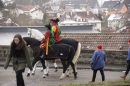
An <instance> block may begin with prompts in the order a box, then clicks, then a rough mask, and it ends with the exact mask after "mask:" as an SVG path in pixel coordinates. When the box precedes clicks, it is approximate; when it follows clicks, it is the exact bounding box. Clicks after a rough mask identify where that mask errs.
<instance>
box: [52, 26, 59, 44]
mask: <svg viewBox="0 0 130 86" xmlns="http://www.w3.org/2000/svg"><path fill="white" fill-rule="evenodd" d="M52 31H53V32H54V39H55V42H59V41H60V40H61V38H60V34H59V33H60V30H59V28H58V25H57V24H52Z"/></svg>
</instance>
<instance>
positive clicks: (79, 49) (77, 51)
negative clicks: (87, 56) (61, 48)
mask: <svg viewBox="0 0 130 86" xmlns="http://www.w3.org/2000/svg"><path fill="white" fill-rule="evenodd" d="M80 52H81V43H80V42H79V43H78V46H77V50H76V52H75V55H74V58H73V63H74V65H75V71H76V73H77V62H78V58H79V55H80ZM72 72H73V71H72V68H71V67H69V73H68V74H67V75H68V76H69V74H71V73H72Z"/></svg>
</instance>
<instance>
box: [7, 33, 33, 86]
mask: <svg viewBox="0 0 130 86" xmlns="http://www.w3.org/2000/svg"><path fill="white" fill-rule="evenodd" d="M11 58H12V59H13V62H12V63H13V69H14V71H15V73H16V81H17V86H25V84H24V79H23V75H22V73H23V72H24V71H25V67H26V64H27V66H28V68H29V69H30V70H32V66H31V61H30V55H29V51H28V49H27V46H26V44H25V42H24V40H23V39H22V37H21V35H20V34H16V35H15V36H14V38H13V41H12V43H11V47H10V53H9V56H8V57H7V58H6V62H5V65H4V69H7V68H8V66H9V63H10V60H11Z"/></svg>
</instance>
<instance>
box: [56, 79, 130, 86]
mask: <svg viewBox="0 0 130 86" xmlns="http://www.w3.org/2000/svg"><path fill="white" fill-rule="evenodd" d="M58 86H130V80H118V81H113V82H112V81H104V82H93V83H92V82H90V83H88V84H66V85H58Z"/></svg>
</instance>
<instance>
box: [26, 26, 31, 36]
mask: <svg viewBox="0 0 130 86" xmlns="http://www.w3.org/2000/svg"><path fill="white" fill-rule="evenodd" d="M27 30H28V31H27V36H28V37H32V29H31V28H27Z"/></svg>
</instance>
